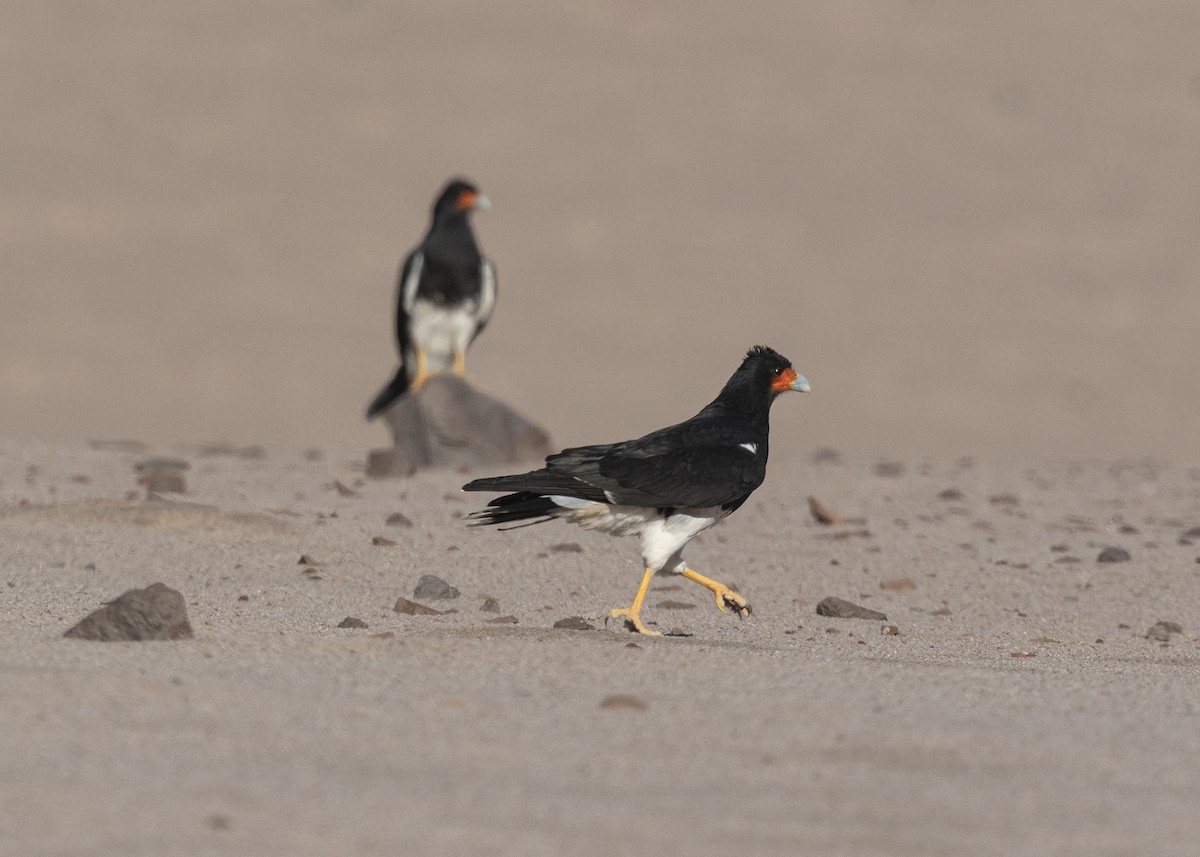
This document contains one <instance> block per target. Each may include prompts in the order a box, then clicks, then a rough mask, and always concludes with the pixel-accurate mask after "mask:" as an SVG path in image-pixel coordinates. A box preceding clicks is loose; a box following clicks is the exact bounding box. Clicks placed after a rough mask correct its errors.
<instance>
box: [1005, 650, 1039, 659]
mask: <svg viewBox="0 0 1200 857" xmlns="http://www.w3.org/2000/svg"><path fill="white" fill-rule="evenodd" d="M1008 656H1009V657H1010V658H1036V657H1037V652H1028V651H1025V650H1024V649H1022V650H1020V651H1016V652H1009V653H1008Z"/></svg>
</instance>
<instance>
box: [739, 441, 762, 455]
mask: <svg viewBox="0 0 1200 857" xmlns="http://www.w3.org/2000/svg"><path fill="white" fill-rule="evenodd" d="M738 446H740V447H741V448H742V449H744V450H746V452H748V453H750V454H751V455H754V453H756V452H758V444H757V443H739V444H738Z"/></svg>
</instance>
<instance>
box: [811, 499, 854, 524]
mask: <svg viewBox="0 0 1200 857" xmlns="http://www.w3.org/2000/svg"><path fill="white" fill-rule="evenodd" d="M808 511H809V512H811V513H812V516H813V518H815V519H816V521H817V523H819V524H844V523H846V519H845V518H843V517H842V516H841V515H839V514H838V513H837V512H835V511H833V510H832V509H830V508H829V507H827V506H826V505H825V504H824V503H822V502H821V501H820V500H818V499H817V498H816V497H809V498H808Z"/></svg>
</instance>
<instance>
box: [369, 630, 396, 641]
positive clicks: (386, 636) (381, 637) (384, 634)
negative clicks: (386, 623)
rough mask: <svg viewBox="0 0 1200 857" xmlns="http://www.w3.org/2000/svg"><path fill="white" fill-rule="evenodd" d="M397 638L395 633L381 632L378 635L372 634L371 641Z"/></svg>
mask: <svg viewBox="0 0 1200 857" xmlns="http://www.w3.org/2000/svg"><path fill="white" fill-rule="evenodd" d="M395 636H396V632H395V631H381V632H380V633H378V634H372V635H371V639H372V640H390V639H392V638H393V637H395Z"/></svg>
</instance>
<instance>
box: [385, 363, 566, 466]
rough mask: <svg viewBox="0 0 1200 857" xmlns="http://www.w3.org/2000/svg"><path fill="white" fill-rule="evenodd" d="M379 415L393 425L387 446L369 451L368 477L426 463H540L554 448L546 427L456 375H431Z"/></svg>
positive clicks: (436, 464)
mask: <svg viewBox="0 0 1200 857" xmlns="http://www.w3.org/2000/svg"><path fill="white" fill-rule="evenodd" d="M381 416H382V418H383V420H384V421H385V422H386V423H387V424H388V427H389V428H390V429H391V430H392V446H391V447H389V448H386V449H373V450H371V451H370V453H369V454H368V456H367V476H369V477H371V478H373V479H384V478H388V477H401V476H409V475H411V474H413V473H415V472H416V471H418V470H424V469H427V468H431V467H444V468H462V467H466V468H471V469H475V468H481V467H488V466H492V465H497V464H515V463H519V462H529V463H539V464H540V463H541V462H542V460H543V459H544V458H545V457H546V456H547V455H549V454H550V453H552V452H554V451H555V448H554V447H553V445H552V443H551V441H550V435H549V434H548V433H547V432H546V430H545V429H543V428H542V427H541V426H538V425H535V424H534V423H533V422H531V421H530V420H528V419H527V418H525V417H524V416H523V415H521V414H520V413H518V412H517V411H515V410H514V409H513V408H511V407H509V406H508V405H506V404H505V403H503V402H501V401H499V400H498V399H494V398H492V397H491V396H487V395H485V394H483V393H481V392H479V391H478V390H476V389H475V388H474V387H472V386H471V385H470V384H469V383H468V382H467V381H466V380H464V379H463V378H460V377H458V376H455V375H436V376H434V377H432V378H430V379H429V380H428V381H427V382H425V384H423V385H422V386H421V388H420V389H419V390H417V391H416V392H415V393H410V394H407V395H404V396H401V397H400V398H399V399H397V400H396V401H395V403H394V404H392V405H391V407H389V408H388V409H387V410H386V411H384V412H383V414H382V415H381Z"/></svg>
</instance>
